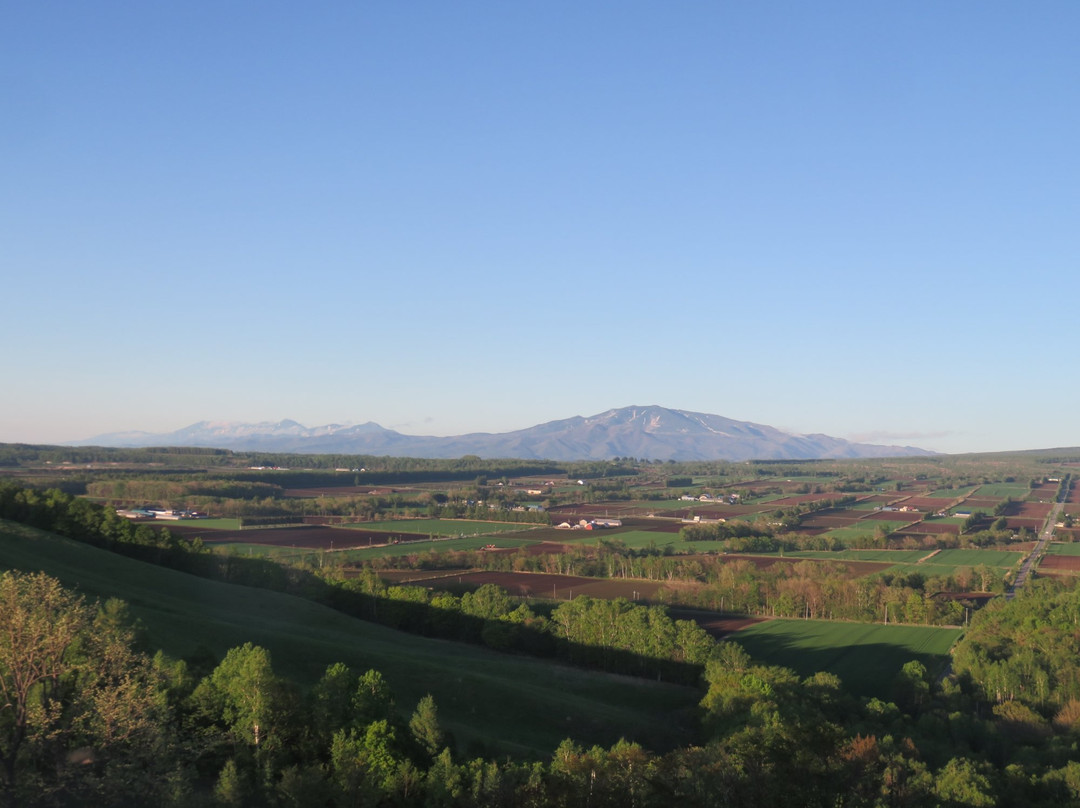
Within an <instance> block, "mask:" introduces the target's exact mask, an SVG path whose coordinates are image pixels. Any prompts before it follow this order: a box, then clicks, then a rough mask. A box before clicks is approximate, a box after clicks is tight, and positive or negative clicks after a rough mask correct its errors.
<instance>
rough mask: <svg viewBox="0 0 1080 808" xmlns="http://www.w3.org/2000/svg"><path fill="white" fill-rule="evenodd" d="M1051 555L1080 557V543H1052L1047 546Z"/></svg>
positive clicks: (1047, 550)
mask: <svg viewBox="0 0 1080 808" xmlns="http://www.w3.org/2000/svg"><path fill="white" fill-rule="evenodd" d="M1046 552H1047V553H1048V554H1049V555H1062V556H1080V542H1060V541H1052V542H1050V543H1049V544H1048V545H1046Z"/></svg>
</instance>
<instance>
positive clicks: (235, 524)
mask: <svg viewBox="0 0 1080 808" xmlns="http://www.w3.org/2000/svg"><path fill="white" fill-rule="evenodd" d="M163 524H164V526H165V527H168V526H169V523H168V522H163ZM180 524H182V525H184V526H185V527H200V528H203V527H204V528H206V529H207V530H239V529H240V527H241V525H240V520H239V519H228V518H225V517H222V518H218V519H184V520H182V521H181V522H180ZM156 526H157V525H156V523H155V527H156Z"/></svg>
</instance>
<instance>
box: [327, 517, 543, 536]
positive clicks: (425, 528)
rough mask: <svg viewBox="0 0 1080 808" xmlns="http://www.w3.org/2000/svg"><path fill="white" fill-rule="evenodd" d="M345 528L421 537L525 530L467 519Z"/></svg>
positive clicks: (518, 525) (523, 526) (356, 524)
mask: <svg viewBox="0 0 1080 808" xmlns="http://www.w3.org/2000/svg"><path fill="white" fill-rule="evenodd" d="M343 527H345V528H348V529H356V530H373V531H377V532H381V533H417V534H419V535H421V536H459V537H460V536H462V535H467V536H480V535H483V534H486V533H507V532H512V531H517V530H525V529H527V528H528V524H523V523H521V522H473V521H469V520H467V519H391V520H388V521H384V522H350V523H349V524H347V525H344V526H343Z"/></svg>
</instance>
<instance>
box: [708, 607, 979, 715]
mask: <svg viewBox="0 0 1080 808" xmlns="http://www.w3.org/2000/svg"><path fill="white" fill-rule="evenodd" d="M960 634H961V631H960V629H948V628H931V627H927V626H886V625H881V624H877V623H873V624H871V623H835V622H829V621H825V620H766V621H764V622H761V623H756V624H754V625H751V626H748V627H746V628H744V629H742V630H741V631H739V632H737V633H735V634H733V635H731V636H730V637H729V638H728V639H730V640H733V641H735V642H737V643H739V645H741V646H743V647H744V648H745V649H746V650H747V652H748V653H749V654H750V655H751V656H752V657H754V658H755V659H760V660H762V661H764V662H767V663H768V664H770V665H783V666H785V667H788V668H792V669H793V670H795V671H796V672H797V673H798V674H799V675H800V676H810V675H811V674H813V673H816V672H817V671H828V672H829V673H834V674H836V675H837V676H839V677H840V678H841V679H842V680H843V682H844V685H845V686H846V688H847V689H848V690H850V691H851V692H852V693H854V694H856V695H860V696H877V697H879V698H886V699H887V698H889V696H890V690H891V688H892V682H893V680H894V679H895V678H896V675H897V674H898V673H899V672H900V668H901V667H903V665H904V664H905V663H907V662H910V661H911V660H914V659H917V660H919V661H920V662H922V663H923V664H924V665H926V667H927V669H928V670H931V671H935V670H938V669H940V668H941V666H943V665H944V664H945V661H946V658H947V655H948V651H949V648H950V647H951V646H952V644H953V643H954V642H956V640H957V639H958V638H959V637H960Z"/></svg>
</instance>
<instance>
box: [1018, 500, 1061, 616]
mask: <svg viewBox="0 0 1080 808" xmlns="http://www.w3.org/2000/svg"><path fill="white" fill-rule="evenodd" d="M1067 496H1068V494H1067V493H1065V494H1062V495H1061V496H1059V497H1058V499H1057V501H1055V502H1054V507H1053V508H1051V509H1050V514H1049V515H1048V516H1047V517H1046V524H1044V525H1043V529H1042V532H1041V533H1039V540H1038V541H1037V542H1036V543H1035V549H1034V550H1032V551H1031V554H1030V555H1028V557H1027V558H1025V559H1024V563H1023V564H1021V565H1020V571H1019V572H1018V573H1017V574H1016V580H1015V581H1013V585H1012V586H1010V587H1009V591H1008V592H1006V593H1005V598H1006V600H1012V599H1013V598H1014V597H1015V596H1016V590H1017V589H1019V588H1020V587H1022V586H1023V585H1024V584H1025V583H1026V582H1027V579H1028V575H1029V574H1030V573H1031V568H1032V566H1034V564H1035V559H1037V558H1038V557H1039V556H1040V555H1042V553H1043V551H1044V550H1046V545H1047V543H1049V541H1050V540H1051V539H1052V538H1054V525H1056V524H1057V521H1058V517H1060V516H1061V510H1062V509H1063V508H1064V507H1065V499H1066V497H1067Z"/></svg>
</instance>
